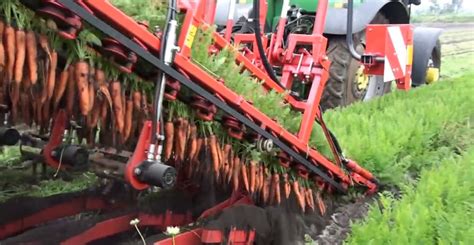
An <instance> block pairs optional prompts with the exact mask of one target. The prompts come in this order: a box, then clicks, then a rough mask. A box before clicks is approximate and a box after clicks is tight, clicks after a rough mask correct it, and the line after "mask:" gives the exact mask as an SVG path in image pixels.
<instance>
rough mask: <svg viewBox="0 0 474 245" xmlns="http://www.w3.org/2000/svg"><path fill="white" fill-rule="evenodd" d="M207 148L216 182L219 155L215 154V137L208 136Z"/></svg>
mask: <svg viewBox="0 0 474 245" xmlns="http://www.w3.org/2000/svg"><path fill="white" fill-rule="evenodd" d="M209 146H210V147H211V156H212V167H213V171H214V174H215V178H216V180H218V179H219V167H220V166H219V153H218V152H217V147H218V146H217V138H216V136H215V135H211V136H209Z"/></svg>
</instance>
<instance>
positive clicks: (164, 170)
mask: <svg viewBox="0 0 474 245" xmlns="http://www.w3.org/2000/svg"><path fill="white" fill-rule="evenodd" d="M135 176H136V177H137V179H138V180H140V181H141V182H144V183H147V184H149V185H153V186H159V187H161V188H163V189H170V188H173V186H174V185H175V184H176V170H175V169H174V168H173V167H171V166H168V165H164V164H161V163H158V162H153V161H148V160H147V161H144V162H143V163H142V164H141V165H140V166H139V167H137V168H136V169H135Z"/></svg>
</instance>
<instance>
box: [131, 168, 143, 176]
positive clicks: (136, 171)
mask: <svg viewBox="0 0 474 245" xmlns="http://www.w3.org/2000/svg"><path fill="white" fill-rule="evenodd" d="M133 173H134V174H135V175H137V176H138V175H140V174H142V170H141V169H139V168H135V169H134V170H133Z"/></svg>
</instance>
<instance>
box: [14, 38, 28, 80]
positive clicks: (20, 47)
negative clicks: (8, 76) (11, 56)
mask: <svg viewBox="0 0 474 245" xmlns="http://www.w3.org/2000/svg"><path fill="white" fill-rule="evenodd" d="M25 35H26V34H25V31H24V30H23V29H18V30H16V32H15V44H16V49H15V71H14V74H13V75H14V77H13V80H14V81H15V83H17V84H20V83H21V82H22V81H23V70H24V66H25V59H26V36H25Z"/></svg>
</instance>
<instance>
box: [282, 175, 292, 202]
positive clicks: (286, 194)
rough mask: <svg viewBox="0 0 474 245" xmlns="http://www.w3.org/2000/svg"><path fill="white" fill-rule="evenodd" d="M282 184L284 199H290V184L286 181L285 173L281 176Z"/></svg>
mask: <svg viewBox="0 0 474 245" xmlns="http://www.w3.org/2000/svg"><path fill="white" fill-rule="evenodd" d="M283 184H284V189H283V191H284V193H285V197H286V199H288V198H289V197H290V193H291V184H290V182H289V181H288V174H287V173H284V174H283Z"/></svg>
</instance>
